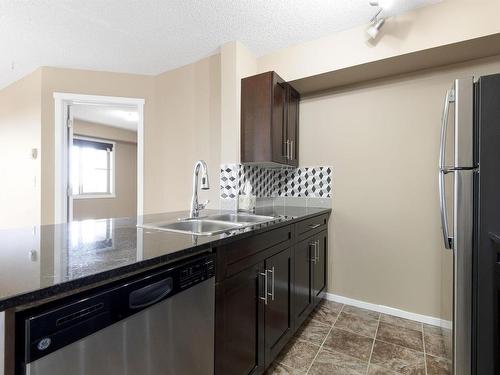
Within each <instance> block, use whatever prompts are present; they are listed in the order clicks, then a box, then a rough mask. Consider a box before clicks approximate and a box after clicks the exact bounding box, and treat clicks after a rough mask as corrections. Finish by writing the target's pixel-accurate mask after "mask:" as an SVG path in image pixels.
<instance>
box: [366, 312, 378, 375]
mask: <svg viewBox="0 0 500 375" xmlns="http://www.w3.org/2000/svg"><path fill="white" fill-rule="evenodd" d="M381 317H382V314H379V315H378V322H377V329H376V330H375V336H374V337H373V342H372V349H371V350H370V357H369V358H368V366H367V367H366V375H368V372H369V371H370V364H371V363H372V355H373V348H374V347H375V341H376V340H377V334H378V327H380V319H381Z"/></svg>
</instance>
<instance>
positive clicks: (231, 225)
mask: <svg viewBox="0 0 500 375" xmlns="http://www.w3.org/2000/svg"><path fill="white" fill-rule="evenodd" d="M275 219H276V217H274V216H264V215H253V214H247V213H238V214H230V213H228V214H216V215H210V216H205V217H200V218H186V219H179V220H178V221H174V222H163V223H148V224H139V225H138V226H139V227H141V228H146V229H156V230H164V231H170V232H179V233H187V234H195V235H205V236H210V235H214V234H219V233H224V232H228V231H230V230H234V229H240V228H244V227H248V226H251V225H254V224H261V223H265V222H268V221H271V220H275Z"/></svg>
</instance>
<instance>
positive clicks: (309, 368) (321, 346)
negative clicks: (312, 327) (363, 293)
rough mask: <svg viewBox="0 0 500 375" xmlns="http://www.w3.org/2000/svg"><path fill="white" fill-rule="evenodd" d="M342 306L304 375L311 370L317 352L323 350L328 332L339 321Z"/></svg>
mask: <svg viewBox="0 0 500 375" xmlns="http://www.w3.org/2000/svg"><path fill="white" fill-rule="evenodd" d="M344 306H345V304H344V305H342V308H341V309H340V311H339V312H338V314H337V318H335V321H334V322H333V324H332V325H331V326H330V330H329V331H328V333H327V334H326V336H325V338H324V339H323V341H322V342H321V345H320V346H319V350H318V351H317V352H316V355H315V356H314V358H313V360H312V361H311V363H310V364H309V367H308V368H307V371H306V375H307V374H309V371H310V370H311V367H312V365H313V363H314V361H315V360H316V358H317V357H318V354H319V352H320V351H321V349H322V348H323V345H324V343H325V341H326V339H327V338H328V336H329V335H330V332H332V329H333V327H334V326H335V323H337V320H339V316H340V313H341V312H342V310H344Z"/></svg>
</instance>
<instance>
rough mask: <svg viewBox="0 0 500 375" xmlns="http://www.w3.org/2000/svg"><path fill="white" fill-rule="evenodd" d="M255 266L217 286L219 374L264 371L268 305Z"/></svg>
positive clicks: (259, 270)
mask: <svg viewBox="0 0 500 375" xmlns="http://www.w3.org/2000/svg"><path fill="white" fill-rule="evenodd" d="M263 272H264V263H263V262H261V263H258V264H255V265H253V266H251V267H249V268H247V269H245V270H244V271H241V272H240V273H238V274H236V275H234V276H231V277H229V278H227V279H226V280H224V281H223V282H222V283H218V284H217V285H216V323H215V324H216V349H215V350H216V356H215V373H216V374H227V375H231V374H234V375H236V374H238V375H248V374H260V373H262V372H263V371H264V306H265V305H264V303H263V301H262V300H261V299H260V298H259V296H260V295H261V289H262V288H261V287H260V283H259V275H260V274H261V273H263Z"/></svg>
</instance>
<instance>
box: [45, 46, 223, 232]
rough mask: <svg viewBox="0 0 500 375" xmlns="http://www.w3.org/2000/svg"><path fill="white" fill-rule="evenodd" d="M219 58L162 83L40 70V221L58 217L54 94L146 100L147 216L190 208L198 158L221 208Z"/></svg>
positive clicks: (173, 74) (155, 79) (162, 79)
mask: <svg viewBox="0 0 500 375" xmlns="http://www.w3.org/2000/svg"><path fill="white" fill-rule="evenodd" d="M220 85H221V82H220V55H215V56H211V57H208V58H206V59H203V60H200V61H198V62H195V63H193V64H190V65H187V66H185V67H183V68H179V69H176V70H173V71H169V72H166V73H163V74H161V75H158V76H142V75H133V74H121V73H109V72H94V71H83V70H71V69H58V68H48V67H44V68H42V108H43V111H42V129H43V131H42V145H43V150H44V152H43V155H42V177H43V180H42V222H43V223H51V222H53V216H54V209H53V207H54V194H53V191H54V183H53V180H54V151H53V150H54V106H53V102H54V101H53V93H54V92H70V93H78V94H91V95H109V96H122V97H133V98H144V99H145V106H144V213H154V212H162V211H172V210H180V209H187V208H188V207H189V201H190V196H191V186H192V183H191V176H192V168H193V165H194V162H195V161H196V160H197V159H204V160H206V161H207V163H208V165H209V168H210V176H211V183H212V188H211V190H210V191H209V192H207V193H205V192H203V193H201V195H200V199H210V200H211V206H212V207H218V197H219V168H220V150H221V146H220V144H221V140H220V138H221V135H220Z"/></svg>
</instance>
